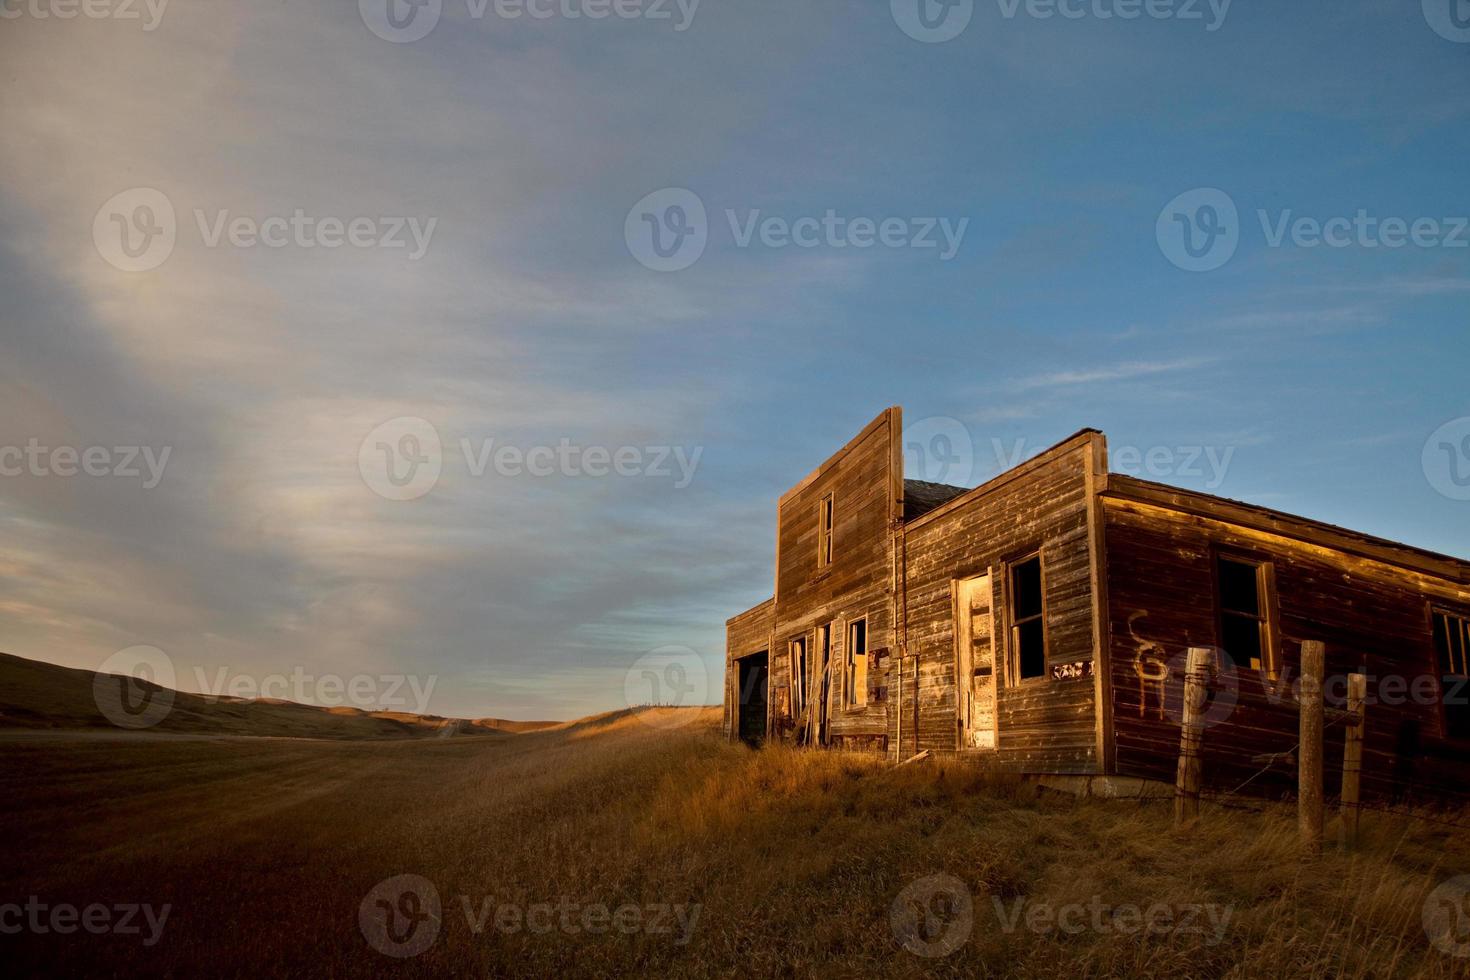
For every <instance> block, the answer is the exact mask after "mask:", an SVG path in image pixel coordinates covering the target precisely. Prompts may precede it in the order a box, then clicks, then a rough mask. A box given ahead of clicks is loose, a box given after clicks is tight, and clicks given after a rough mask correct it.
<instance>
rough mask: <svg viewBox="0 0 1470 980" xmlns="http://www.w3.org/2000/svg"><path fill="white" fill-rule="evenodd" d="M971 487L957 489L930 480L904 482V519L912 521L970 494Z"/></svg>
mask: <svg viewBox="0 0 1470 980" xmlns="http://www.w3.org/2000/svg"><path fill="white" fill-rule="evenodd" d="M969 492H970V488H969V487H955V486H950V485H949V484H948V483H930V482H929V481H928V480H904V481H903V519H904V520H905V521H911V520H913V519H914V518H916V517H918V516H919V515H920V514H927V513H928V512H929V511H931V510H933V509H934V508H935V507H938V506H939V505H940V504H943V503H946V502H948V501H951V500H953V499H954V498H956V497H958V496H959V495H960V494H962V493H969Z"/></svg>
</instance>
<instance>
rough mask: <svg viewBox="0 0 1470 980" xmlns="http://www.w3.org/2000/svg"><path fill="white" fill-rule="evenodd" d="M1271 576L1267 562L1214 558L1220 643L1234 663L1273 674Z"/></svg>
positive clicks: (1274, 667) (1274, 661)
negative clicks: (1215, 559)
mask: <svg viewBox="0 0 1470 980" xmlns="http://www.w3.org/2000/svg"><path fill="white" fill-rule="evenodd" d="M1273 578H1274V576H1273V575H1272V568H1271V565H1270V563H1269V562H1259V561H1248V560H1246V559H1243V558H1227V557H1223V556H1222V557H1220V558H1219V559H1217V561H1216V569H1215V581H1216V592H1217V595H1216V602H1217V603H1218V605H1219V609H1220V646H1221V647H1223V648H1224V649H1225V652H1226V653H1228V654H1229V655H1230V659H1231V660H1232V661H1233V662H1234V663H1236V664H1237V665H1239V666H1241V667H1249V668H1250V669H1251V670H1263V669H1264V670H1266V671H1268V672H1269V673H1271V674H1272V675H1273V676H1274V675H1275V673H1276V656H1275V649H1274V642H1273V631H1272V621H1271V608H1272V605H1273V595H1272V593H1273V585H1272V582H1273Z"/></svg>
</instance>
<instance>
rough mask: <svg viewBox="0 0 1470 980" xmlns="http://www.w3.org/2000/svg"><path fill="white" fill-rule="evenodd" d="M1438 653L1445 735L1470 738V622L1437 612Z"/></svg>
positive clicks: (1438, 610) (1436, 636)
mask: <svg viewBox="0 0 1470 980" xmlns="http://www.w3.org/2000/svg"><path fill="white" fill-rule="evenodd" d="M1434 653H1435V657H1436V659H1437V661H1438V663H1439V690H1440V702H1441V704H1442V705H1443V706H1444V733H1445V735H1446V736H1448V737H1449V738H1470V662H1467V661H1470V619H1466V618H1465V617H1464V616H1456V615H1455V614H1454V613H1447V612H1444V611H1443V610H1440V609H1436V610H1434Z"/></svg>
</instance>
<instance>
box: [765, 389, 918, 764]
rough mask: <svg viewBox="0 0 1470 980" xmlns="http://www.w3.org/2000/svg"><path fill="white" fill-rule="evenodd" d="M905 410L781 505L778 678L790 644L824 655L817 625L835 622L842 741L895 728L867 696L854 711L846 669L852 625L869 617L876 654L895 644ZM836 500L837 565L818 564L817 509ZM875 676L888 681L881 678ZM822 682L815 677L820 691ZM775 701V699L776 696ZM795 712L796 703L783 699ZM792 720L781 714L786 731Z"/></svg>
mask: <svg viewBox="0 0 1470 980" xmlns="http://www.w3.org/2000/svg"><path fill="white" fill-rule="evenodd" d="M901 430H902V414H901V412H900V411H899V410H898V409H897V408H891V409H888V410H886V411H884V412H883V413H882V414H881V415H879V416H878V417H877V418H876V419H874V420H873V421H872V422H871V423H869V424H868V426H866V427H865V428H864V429H863V431H862V432H861V433H860V434H859V435H858V436H857V437H856V438H855V439H853V440H852V441H851V442H850V443H848V445H847V446H845V447H844V448H843V449H842V451H840V452H839V453H837V454H836V455H835V456H833V457H832V458H830V459H828V460H827V461H826V462H825V463H823V464H822V466H820V467H818V469H817V470H816V471H814V472H813V473H812V474H811V476H809V477H807V479H805V480H803V481H802V483H800V484H798V485H797V486H796V487H795V488H793V489H792V490H791V491H790V492H788V493H787V494H786V495H785V496H783V497H782V498H781V501H780V503H779V505H778V506H777V533H776V597H775V624H774V627H773V629H774V633H775V640H774V643H773V646H774V647H775V649H773V650H772V651H771V676H772V678H773V684H789V683H790V677H791V667H790V657H789V654H788V649H789V641H790V640H791V638H792V637H795V636H805V637H806V638H807V650H808V653H807V659H808V662H809V664H811V665H813V666H815V665H816V664H817V663H818V661H819V651H818V649H817V640H816V629H817V627H819V626H825V625H827V624H829V623H830V624H831V625H832V654H831V655H832V676H831V689H830V696H829V704H830V706H831V710H830V715H829V717H830V732H831V736H832V738H833V740H834V741H835V742H838V743H840V742H842V741H844V740H849V739H850V740H852V741H853V742H858V741H861V742H862V743H863V744H867V745H872V744H877V740H881V738H882V736H883V735H884V733H885V732H886V731H887V724H888V706H887V704H886V702H883V701H876V700H873V699H870V700H869V703H868V704H867V705H866V706H865V707H856V708H848V707H846V703H847V692H846V689H845V686H844V684H845V680H846V677H845V671H844V670H843V669H842V668H843V665H844V663H845V657H846V653H847V626H848V624H849V623H851V622H852V621H853V620H855V619H859V618H862V617H866V618H867V621H868V634H867V635H868V650H869V651H875V650H879V649H882V648H887V649H890V650H891V649H893V648H894V647H895V646H896V644H895V642H894V629H893V627H894V615H893V586H892V583H893V560H894V556H893V520H894V517H895V515H896V513H897V509H898V506H899V497H898V492H897V490H896V489H895V488H896V486H897V485H898V484H899V483H901V481H902V475H901V473H898V472H895V470H896V469H897V468H898V466H899V465H901V464H900V462H899V460H898V458H897V446H898V440H899V438H900V436H901ZM829 493H830V494H832V499H833V505H834V506H833V514H834V520H833V534H832V562H831V564H830V565H827V566H825V567H823V566H821V565H820V564H819V562H818V550H817V534H818V505H819V503H820V502H821V500H822V498H823V497H824V496H826V495H827V494H829ZM874 680H875V682H878V683H882V679H881V678H880V677H876V676H875V678H874ZM819 687H820V678H814V679H813V682H812V693H811V696H812V697H815V696H816V690H817V689H818V688H819ZM775 700H777V699H776V698H775V696H774V695H773V701H775ZM783 703H786V704H787V707H788V708H789V701H787V702H783ZM793 722H794V719H792V718H791V717H790V715H789V713H788V714H786V715H784V716H781V717H778V718H776V719H775V725H776V728H777V729H778V731H782V732H784V731H786V730H787V728H788V726H790V725H791V724H792V723H793Z"/></svg>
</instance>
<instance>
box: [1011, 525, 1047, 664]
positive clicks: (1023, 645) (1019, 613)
mask: <svg viewBox="0 0 1470 980" xmlns="http://www.w3.org/2000/svg"><path fill="white" fill-rule="evenodd" d="M1011 657H1012V661H1013V665H1014V669H1015V671H1016V677H1018V678H1019V679H1020V680H1028V679H1030V678H1033V677H1045V676H1046V611H1045V602H1044V600H1043V597H1042V593H1041V555H1039V554H1037V555H1032V556H1031V557H1030V558H1027V559H1024V560H1023V561H1018V562H1016V563H1015V564H1014V565H1012V566H1011Z"/></svg>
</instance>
